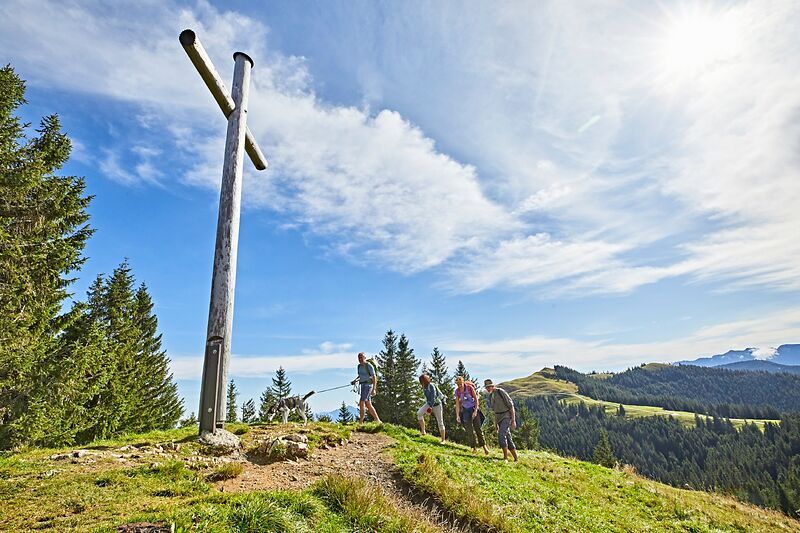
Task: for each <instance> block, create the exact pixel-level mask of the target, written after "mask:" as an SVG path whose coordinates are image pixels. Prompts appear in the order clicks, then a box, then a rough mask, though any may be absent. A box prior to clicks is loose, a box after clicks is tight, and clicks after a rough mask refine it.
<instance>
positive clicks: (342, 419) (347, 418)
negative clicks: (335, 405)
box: [336, 402, 353, 424]
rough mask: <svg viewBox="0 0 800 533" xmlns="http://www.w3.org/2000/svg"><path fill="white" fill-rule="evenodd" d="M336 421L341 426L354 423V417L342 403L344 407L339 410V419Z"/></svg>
mask: <svg viewBox="0 0 800 533" xmlns="http://www.w3.org/2000/svg"><path fill="white" fill-rule="evenodd" d="M336 421H337V422H339V423H340V424H349V423H350V422H352V421H353V415H352V414H351V413H350V410H349V409H348V408H347V404H346V403H344V402H342V406H341V407H340V408H339V418H337V419H336Z"/></svg>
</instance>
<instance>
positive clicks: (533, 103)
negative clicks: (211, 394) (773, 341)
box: [0, 0, 800, 296]
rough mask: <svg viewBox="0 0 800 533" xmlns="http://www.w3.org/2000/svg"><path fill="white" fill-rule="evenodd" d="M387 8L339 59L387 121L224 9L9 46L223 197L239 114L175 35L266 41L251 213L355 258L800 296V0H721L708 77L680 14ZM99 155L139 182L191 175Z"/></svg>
mask: <svg viewBox="0 0 800 533" xmlns="http://www.w3.org/2000/svg"><path fill="white" fill-rule="evenodd" d="M339 8H340V9H344V10H346V9H348V8H347V7H345V6H340V7H339ZM370 9H375V10H386V9H389V10H392V16H391V17H386V18H385V20H387V21H388V22H387V23H386V25H385V27H384V29H385V31H383V32H380V33H377V34H375V33H373V34H371V35H372V39H373V40H374V42H373V44H374V46H372V47H369V49H364V48H363V47H362V48H361V49H360V50H361V51H360V54H361V55H358V56H355V57H354V56H351V55H349V54H350V53H351V52H352V50H350V49H348V48H347V47H343V48H342V53H343V54H347V57H346V58H343V64H344V63H347V62H350V63H353V65H354V66H353V67H352V68H354V69H359V70H358V72H356V73H354V74H353V75H354V76H357V77H358V78H359V79H362V80H363V81H364V84H365V89H364V95H365V98H366V100H367V101H369V105H370V106H371V107H375V108H376V109H378V110H377V111H374V112H373V111H372V110H368V109H362V108H356V107H352V106H341V105H335V104H332V103H330V102H325V101H324V99H323V98H321V97H320V96H319V95H318V94H317V93H316V92H315V91H314V89H313V83H312V82H313V74H314V73H313V72H312V71H310V70H309V68H308V65H307V63H306V62H305V61H304V60H303V58H298V57H292V56H287V55H284V54H281V53H279V52H278V51H276V50H274V49H272V48H270V46H269V44H270V41H269V28H268V26H267V25H265V24H264V23H262V22H260V21H258V20H256V19H254V18H252V17H248V16H244V15H242V14H240V13H237V12H233V11H224V10H221V9H217V8H215V7H213V6H212V5H210V4H208V3H206V2H199V3H197V4H195V5H194V6H193V7H190V8H186V7H182V6H180V5H178V4H177V3H170V2H139V3H136V4H130V5H129V6H128V7H127V8H126V9H109V8H106V7H104V6H102V5H100V4H96V3H92V2H75V3H72V4H69V5H68V6H66V7H65V6H64V5H63V3H57V2H51V1H46V0H41V1H38V2H35V4H34V5H32V4H31V3H30V2H21V1H10V2H6V3H4V4H3V6H2V7H0V14H2V15H3V16H2V17H0V19H1V20H2V21H3V22H0V49H2V50H3V51H4V54H3V58H4V60H5V59H8V60H11V61H13V62H15V63H18V64H19V65H20V68H21V72H22V73H23V74H24V75H25V76H26V77H27V78H28V79H29V81H30V82H31V83H35V84H39V85H41V86H46V87H53V88H57V89H60V90H67V91H74V92H77V93H86V94H92V95H96V96H100V97H104V98H109V99H113V100H115V101H122V102H126V103H128V104H131V105H133V106H135V109H136V113H137V114H138V115H139V117H140V121H139V122H140V123H141V125H142V126H143V127H145V128H148V129H151V130H156V131H163V132H168V134H169V137H168V138H167V142H169V143H171V144H172V145H174V147H176V148H177V149H178V151H180V152H181V153H182V154H184V156H185V157H184V158H183V159H182V166H181V167H180V168H179V172H177V173H176V174H177V175H179V176H181V178H180V180H181V183H183V184H188V185H194V186H203V187H212V188H213V187H217V186H218V182H219V168H220V165H221V161H220V160H221V152H222V150H221V146H222V132H221V130H222V129H223V128H222V122H221V118H220V116H219V113H218V111H217V110H216V109H214V104H213V102H212V101H211V99H210V97H209V95H208V94H206V90H205V88H204V87H202V84H201V83H200V82H199V80H198V79H197V75H196V73H194V72H193V70H192V67H191V66H190V64H189V62H188V61H187V60H186V58H185V57H184V56H183V53H182V51H181V50H180V49H179V47H178V44H177V39H176V36H177V33H178V32H179V31H180V30H182V29H183V28H185V27H193V28H196V29H197V30H198V33H199V35H200V36H201V38H202V40H203V41H204V43H205V45H206V48H207V49H208V51H209V52H210V53H211V55H212V57H213V59H214V61H215V62H216V63H217V65H218V66H219V67H220V68H221V70H222V71H223V72H224V71H225V70H226V69H225V68H222V66H223V65H229V64H230V58H229V52H230V51H231V50H234V49H245V50H248V51H250V52H251V53H252V55H254V56H255V57H257V58H258V59H257V61H256V63H257V65H256V69H255V70H254V73H253V86H252V93H251V104H250V119H249V120H250V126H251V129H253V131H254V132H255V133H256V134H257V136H258V138H259V140H260V142H261V144H262V145H263V147H264V149H265V152H267V153H268V156H269V157H270V159H271V163H272V167H271V169H270V170H269V171H268V174H267V175H266V177H265V176H259V177H258V178H255V177H254V176H253V174H252V173H251V174H250V175H249V176H248V180H247V192H246V199H247V200H246V201H247V204H248V205H249V206H251V207H254V208H267V209H271V210H274V211H276V212H279V213H280V214H281V215H282V216H283V217H284V218H285V219H286V226H291V227H296V228H299V229H300V230H301V231H303V232H305V233H306V234H307V235H308V236H309V237H311V242H312V243H313V244H314V245H316V246H321V247H325V248H327V249H328V250H329V251H330V252H332V253H334V254H339V255H342V256H345V257H347V258H349V259H350V260H352V261H356V262H364V263H369V264H372V265H378V266H380V267H382V268H387V269H391V270H394V271H398V272H402V273H406V274H410V273H415V272H420V271H423V270H428V269H438V270H437V271H439V272H441V273H442V275H443V276H444V277H445V280H446V281H445V285H446V286H447V287H449V288H450V289H451V290H454V291H457V292H477V291H484V290H489V289H493V288H508V289H512V290H515V291H520V290H525V291H532V292H536V293H538V294H543V295H549V296H552V295H561V296H563V295H574V294H587V293H591V294H593V293H618V292H622V293H624V292H629V291H632V290H635V289H636V288H638V287H640V286H642V285H644V284H650V283H657V282H658V281H660V280H663V279H666V278H671V277H676V276H683V277H685V278H686V279H689V280H693V281H695V282H718V283H719V282H721V283H722V284H724V286H726V287H727V288H728V289H732V290H735V289H737V288H742V287H748V288H751V287H766V288H770V289H777V290H788V291H797V290H798V289H800V281H799V280H800V275H798V274H800V261H797V258H798V257H800V243H799V241H798V240H797V239H796V238H792V235H793V233H794V229H793V228H796V227H797V226H798V224H800V210H797V209H796V208H795V206H796V205H797V203H798V200H800V186H798V180H797V177H798V175H800V160H799V158H798V157H797V146H798V143H800V127H798V121H797V117H798V116H800V79H798V76H797V75H796V72H798V71H800V44H798V42H797V40H796V39H794V38H793V35H794V31H793V28H794V26H796V24H797V22H798V21H800V8H798V6H797V4H796V3H793V2H777V3H775V4H771V7H770V9H769V11H768V12H767V11H766V10H765V9H764V8H763V5H761V4H759V3H755V2H743V3H739V4H736V5H724V6H723V5H720V6H714V5H711V7H709V10H710V13H711V15H717V16H716V17H714V16H712V17H709V24H711V23H713V22H714V19H715V18H716V19H719V20H724V21H725V22H726V24H730V25H731V27H732V28H735V35H736V43H735V47H732V48H731V49H730V50H728V51H726V53H725V54H724V55H723V56H721V57H720V58H719V59H716V60H711V61H708V62H707V63H705V64H703V65H702V68H697V66H696V65H695V66H693V67H692V68H693V70H692V71H691V76H688V75H680V74H686V73H687V72H689V70H684V71H675V69H676V68H678V69H680V68H682V66H681V65H680V64H677V66H676V65H675V64H672V63H670V64H669V65H667V64H666V63H665V62H664V61H663V58H661V56H660V55H659V54H661V53H662V52H663V49H664V46H665V43H667V45H668V43H669V35H668V33H669V31H670V24H673V23H675V21H676V20H677V21H678V23H679V22H680V20H679V19H680V17H681V16H683V15H682V13H680V12H679V10H677V8H676V9H675V10H674V11H670V8H665V9H663V10H661V9H658V8H657V6H642V5H641V4H631V5H626V4H624V3H617V2H613V3H597V4H596V5H593V7H592V9H591V10H587V9H584V8H583V7H578V6H572V5H569V4H564V3H562V2H550V3H543V4H539V5H537V6H536V7H535V8H534V7H532V6H530V5H527V4H508V5H505V6H504V8H503V9H495V8H494V6H472V8H471V9H468V10H463V9H461V8H460V7H459V6H458V5H457V4H436V5H425V6H420V5H414V6H410V5H399V6H398V5H396V6H393V7H391V6H390V7H387V6H373V7H372V8H370ZM345 18H346V17H345ZM412 18H413V20H414V21H415V24H413V25H408V24H406V21H408V20H412ZM367 19H368V17H354V18H353V19H352V24H362V23H363V21H364V20H367ZM55 20H58V22H59V26H60V28H61V31H59V32H51V31H46V29H47V28H48V27H49V25H51V24H52V23H53V21H55ZM345 29H346V28H345ZM343 31H344V29H343ZM43 32H44V33H46V37H45V36H44V33H43ZM497 35H503V39H497V38H496V36H497ZM417 43H421V44H420V45H417ZM355 44H358V43H355ZM422 44H424V46H422ZM6 56H8V57H7V58H6ZM345 59H346V61H345ZM434 62H435V63H436V64H437V65H439V67H437V68H435V69H433V68H429V67H428V66H429V65H430V64H433V63H434ZM54 65H61V67H58V68H54ZM687 68H688V67H687ZM399 91H402V94H401V93H400V92H399ZM418 94H425V98H417V99H416V100H414V101H409V98H410V97H409V96H407V95H418ZM382 100H388V101H390V102H391V101H397V102H399V103H400V104H402V105H403V107H404V108H405V109H407V110H409V112H410V115H404V114H401V113H399V112H397V111H393V110H391V109H382V108H381V107H380V104H381V101H382ZM389 107H390V106H389ZM420 123H424V124H425V125H426V126H425V128H423V127H422V126H420V125H419V124H420ZM434 139H436V140H434ZM437 141H438V142H437ZM442 144H444V145H446V146H448V147H450V148H451V149H450V150H444V149H442V148H440V146H441V145H442ZM101 153H104V154H105V156H104V157H101V158H99V159H98V161H97V164H98V167H99V168H100V170H101V171H102V172H103V173H105V174H106V175H107V176H108V177H109V178H110V179H115V180H117V181H119V182H120V183H123V184H132V183H141V182H149V183H154V184H155V183H158V184H161V185H167V177H166V176H167V175H169V176H172V175H173V174H175V173H172V172H170V173H162V171H161V169H159V167H158V166H157V165H156V164H155V162H154V161H155V158H154V157H152V156H151V155H148V154H146V153H134V154H133V156H134V157H133V159H132V160H131V161H128V160H125V161H124V162H123V160H121V159H120V158H119V156H118V153H117V152H115V151H106V152H102V151H101ZM454 153H458V154H460V155H461V157H459V156H457V155H453V154H454ZM467 160H468V161H469V163H466V162H464V161H467ZM187 161H191V162H187ZM170 179H174V178H170ZM173 185H174V183H173Z"/></svg>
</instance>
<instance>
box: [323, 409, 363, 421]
mask: <svg viewBox="0 0 800 533" xmlns="http://www.w3.org/2000/svg"><path fill="white" fill-rule="evenodd" d="M347 410H348V411H349V412H350V414H351V415H353V418H354V419H355V420H358V417H359V415H360V413H359V412H358V409H356V408H355V407H353V406H352V405H348V406H347ZM320 415H328V416H329V417H331V420H333V421H334V422H336V421H337V420H339V409H334V410H333V411H328V412H327V413H314V418H317V419H319V417H320Z"/></svg>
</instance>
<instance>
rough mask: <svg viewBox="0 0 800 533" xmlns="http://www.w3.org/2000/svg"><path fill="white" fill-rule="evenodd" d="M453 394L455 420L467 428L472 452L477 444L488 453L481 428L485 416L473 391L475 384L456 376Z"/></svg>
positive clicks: (475, 449) (476, 448) (476, 449)
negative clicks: (454, 398)
mask: <svg viewBox="0 0 800 533" xmlns="http://www.w3.org/2000/svg"><path fill="white" fill-rule="evenodd" d="M455 395H456V420H458V421H459V422H461V425H462V426H464V429H466V430H467V439H468V440H469V442H470V445H471V446H472V452H473V453H474V452H476V451H478V445H480V446H483V453H485V454H486V455H489V448H487V447H486V440H485V439H484V438H483V430H482V429H481V426H482V425H483V421H484V419H485V417H484V415H483V413H482V412H481V410H480V401H481V400H480V397H479V396H478V393H477V392H476V391H475V384H474V383H472V382H471V381H464V378H463V377H461V376H457V377H456V392H455ZM476 441H477V442H476Z"/></svg>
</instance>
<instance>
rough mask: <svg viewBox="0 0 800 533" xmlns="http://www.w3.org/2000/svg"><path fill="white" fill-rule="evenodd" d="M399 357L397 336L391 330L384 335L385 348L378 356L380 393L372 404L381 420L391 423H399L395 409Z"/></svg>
mask: <svg viewBox="0 0 800 533" xmlns="http://www.w3.org/2000/svg"><path fill="white" fill-rule="evenodd" d="M396 357H397V336H396V335H395V334H394V331H392V330H389V331H387V332H386V335H384V337H383V350H381V351H380V353H379V354H378V356H377V358H376V359H377V362H378V368H379V372H378V393H377V394H376V395H375V397H374V398H373V399H372V404H373V405H374V406H375V410H376V411H377V412H378V414H379V416H380V417H381V420H383V421H384V422H389V423H391V424H396V423H398V418H399V417H398V412H397V410H396V409H395V405H396V402H397V386H396V380H395V372H396V366H397V365H396V361H395V360H396Z"/></svg>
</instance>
